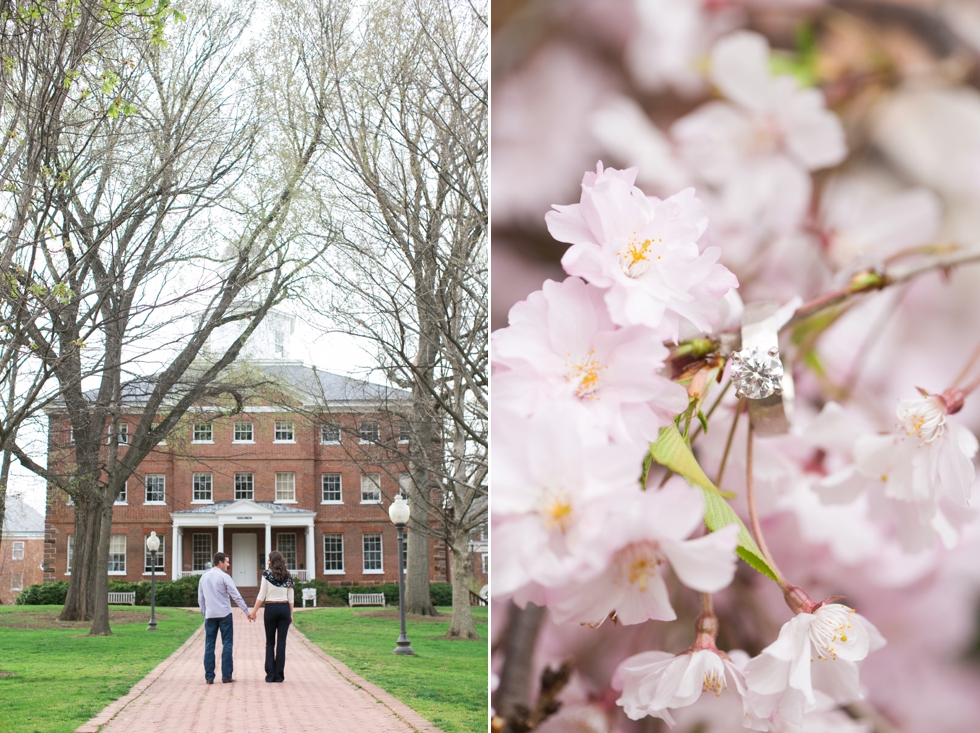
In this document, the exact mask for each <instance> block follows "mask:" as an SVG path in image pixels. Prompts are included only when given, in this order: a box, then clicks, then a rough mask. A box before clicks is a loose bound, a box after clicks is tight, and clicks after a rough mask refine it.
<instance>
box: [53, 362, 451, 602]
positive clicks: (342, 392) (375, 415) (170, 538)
mask: <svg viewBox="0 0 980 733" xmlns="http://www.w3.org/2000/svg"><path fill="white" fill-rule="evenodd" d="M257 366H259V367H260V368H262V369H264V370H266V371H267V372H268V373H269V374H271V375H273V376H274V378H275V380H276V382H277V383H278V384H279V385H280V386H281V389H282V390H283V391H284V392H286V393H288V394H291V395H293V396H294V398H295V399H296V402H297V404H299V403H302V402H306V403H309V402H310V401H311V398H310V396H311V395H313V396H315V398H316V399H315V401H316V403H317V404H319V405H321V406H325V407H326V408H327V410H328V412H329V415H330V417H329V419H328V420H314V419H312V418H310V417H308V415H309V414H310V413H309V411H308V410H290V409H288V408H284V407H282V406H281V405H282V402H279V405H278V406H276V405H272V404H254V403H255V402H261V401H260V400H252V401H251V402H252V403H253V404H247V405H246V407H245V408H244V411H243V412H240V413H238V414H235V415H232V416H227V417H212V416H210V415H209V414H208V410H207V409H206V408H202V409H200V410H198V411H195V412H194V415H193V416H190V415H189V416H188V417H187V419H186V421H185V422H186V424H183V425H182V426H181V427H178V428H177V429H176V430H175V431H174V432H173V433H171V434H170V435H169V436H168V438H167V443H166V444H162V443H161V444H160V445H159V446H157V448H156V449H155V450H154V452H153V453H151V454H150V455H149V456H148V457H147V458H146V459H144V461H143V462H142V463H141V464H140V466H139V468H138V469H137V472H136V473H135V474H134V475H133V476H131V477H130V479H129V480H128V481H127V485H126V489H125V490H124V491H123V493H122V494H120V496H119V498H118V500H117V501H116V504H115V506H114V508H113V519H112V539H111V544H110V549H109V552H110V560H109V574H110V576H111V577H116V578H120V579H126V580H129V581H138V580H145V579H148V578H149V577H150V570H151V568H150V564H151V560H150V557H149V556H148V553H147V552H146V550H145V540H146V538H147V536H148V535H149V533H150V532H151V531H155V532H156V533H157V535H158V536H159V537H160V539H161V540H162V543H163V544H162V547H161V552H160V553H158V556H157V560H156V572H157V574H158V575H162V576H164V577H165V578H166V579H177V578H179V577H182V576H184V575H189V574H200V573H202V572H204V571H205V570H207V569H208V568H210V567H211V557H212V555H213V554H214V553H215V552H218V551H223V552H225V553H227V554H229V555H230V556H231V559H232V565H231V573H232V576H233V577H234V579H235V582H236V583H237V585H238V586H239V588H241V589H242V590H243V595H245V596H246V598H248V597H249V596H253V595H254V593H255V592H257V586H258V580H259V577H260V574H261V569H262V568H263V567H264V566H265V558H266V557H267V556H268V553H269V552H270V551H271V550H279V551H280V552H282V553H283V554H284V555H285V556H286V560H287V564H288V565H289V567H290V569H291V570H292V571H293V573H294V575H296V576H298V577H299V578H300V579H311V578H321V579H322V580H324V581H326V582H327V583H329V584H331V585H372V584H377V583H382V582H394V581H397V577H398V575H397V569H398V557H397V534H396V530H395V528H394V526H393V525H392V524H391V521H390V520H389V519H388V514H387V508H388V505H389V504H390V502H391V500H392V498H393V497H394V496H395V494H397V493H399V491H400V489H399V483H400V481H404V480H407V478H408V477H407V474H405V467H404V464H403V462H402V461H401V459H400V458H399V457H398V453H397V448H398V446H399V445H401V446H402V447H405V444H406V443H407V441H408V434H407V432H406V431H405V430H404V429H403V428H401V426H400V424H399V423H398V421H397V420H395V419H392V417H391V414H392V412H391V411H392V410H395V411H397V407H398V406H399V403H401V406H404V400H406V398H407V397H408V395H407V393H404V392H399V391H397V390H391V389H387V388H385V387H381V386H378V385H374V384H370V383H367V382H362V381H358V380H353V379H348V378H346V377H341V376H338V375H334V374H330V373H327V372H322V371H319V370H315V369H312V368H310V367H307V366H304V365H302V364H300V363H297V362H283V361H277V362H265V363H259V364H257ZM123 402H124V405H126V406H128V407H129V408H130V411H131V414H132V418H131V419H130V420H129V421H127V416H126V414H125V409H126V408H125V407H124V411H123V416H122V418H121V420H122V423H123V424H124V425H125V426H127V427H128V430H129V431H132V430H135V423H136V420H137V419H138V418H137V415H138V414H139V407H140V397H139V390H138V389H131V390H130V391H129V394H128V396H127V395H126V394H124V398H123ZM125 430H126V429H125V428H123V432H124V433H125ZM124 439H125V434H124V435H122V436H121V439H120V443H124ZM66 440H67V442H68V446H67V449H66V445H65V442H66ZM70 440H71V437H70V427H69V425H68V422H67V418H66V416H65V415H64V414H60V413H59V412H58V411H57V410H52V411H50V412H49V465H57V463H58V462H65V461H70V460H71V459H70V456H71V451H70ZM393 449H394V450H393ZM48 493H49V496H48V512H47V523H46V529H47V535H48V536H47V547H46V572H45V579H50V580H62V579H66V578H67V577H69V575H70V573H71V555H72V535H73V533H74V524H73V521H74V516H73V509H72V506H71V504H70V502H69V500H68V497H67V495H66V494H65V493H64V492H63V491H60V490H59V489H56V488H50V489H49V492H48ZM432 550H433V552H432V554H430V556H433V555H437V554H438V552H437V551H436V550H435V548H434V547H433V548H432ZM440 575H441V574H440ZM444 577H445V576H441V577H433V580H443V579H444Z"/></svg>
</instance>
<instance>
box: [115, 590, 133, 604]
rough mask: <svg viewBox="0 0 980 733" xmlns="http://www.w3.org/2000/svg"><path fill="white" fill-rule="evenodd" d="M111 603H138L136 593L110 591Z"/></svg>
mask: <svg viewBox="0 0 980 733" xmlns="http://www.w3.org/2000/svg"><path fill="white" fill-rule="evenodd" d="M109 603H116V604H119V603H128V604H129V605H130V606H135V605H136V593H135V592H133V593H110V594H109Z"/></svg>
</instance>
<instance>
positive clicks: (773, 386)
mask: <svg viewBox="0 0 980 733" xmlns="http://www.w3.org/2000/svg"><path fill="white" fill-rule="evenodd" d="M782 381H783V363H782V362H781V361H780V360H779V356H778V355H770V354H769V353H768V352H766V351H765V350H764V349H760V348H758V347H757V346H753V347H752V348H750V349H743V350H742V351H738V352H736V353H734V354H732V384H734V385H735V392H736V393H737V394H740V395H745V396H746V397H748V398H749V399H752V400H761V399H765V398H766V397H768V396H769V395H772V394H779V393H780V392H782V391H783V386H782Z"/></svg>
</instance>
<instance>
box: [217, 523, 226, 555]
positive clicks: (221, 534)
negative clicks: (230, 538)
mask: <svg viewBox="0 0 980 733" xmlns="http://www.w3.org/2000/svg"><path fill="white" fill-rule="evenodd" d="M224 551H225V523H224V522H223V521H222V520H221V519H219V520H218V552H224Z"/></svg>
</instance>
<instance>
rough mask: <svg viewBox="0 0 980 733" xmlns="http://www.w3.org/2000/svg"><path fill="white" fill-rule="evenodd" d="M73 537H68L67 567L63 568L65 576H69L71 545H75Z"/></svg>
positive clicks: (71, 535)
mask: <svg viewBox="0 0 980 733" xmlns="http://www.w3.org/2000/svg"><path fill="white" fill-rule="evenodd" d="M74 540H75V535H73V534H70V535H68V566H67V567H66V568H65V575H71V556H72V554H73V553H72V549H73V547H72V545H74V544H75V542H74Z"/></svg>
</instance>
